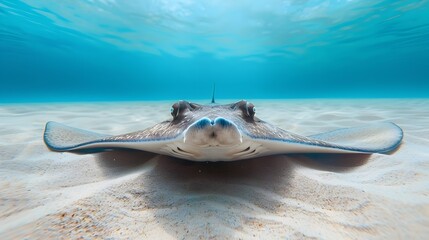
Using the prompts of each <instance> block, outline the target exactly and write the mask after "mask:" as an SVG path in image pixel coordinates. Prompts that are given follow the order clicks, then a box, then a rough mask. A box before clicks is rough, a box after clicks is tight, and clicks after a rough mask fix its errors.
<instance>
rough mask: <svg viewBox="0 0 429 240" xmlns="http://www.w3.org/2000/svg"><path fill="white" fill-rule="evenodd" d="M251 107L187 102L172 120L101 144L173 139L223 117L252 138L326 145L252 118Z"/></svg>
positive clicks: (178, 107)
mask: <svg viewBox="0 0 429 240" xmlns="http://www.w3.org/2000/svg"><path fill="white" fill-rule="evenodd" d="M253 107H254V106H253V104H251V103H249V102H247V101H244V100H242V101H239V102H236V103H231V104H225V105H214V104H213V105H200V104H196V103H190V102H187V101H179V102H178V103H176V104H174V105H173V107H172V114H173V119H171V120H167V121H164V122H161V123H158V124H156V125H155V126H153V127H150V128H147V129H145V130H142V131H138V132H132V133H127V134H123V135H118V136H113V137H108V138H105V139H104V141H152V140H167V139H173V138H175V137H177V136H178V135H180V134H181V133H183V131H184V130H185V129H187V128H188V127H189V126H190V125H191V124H193V123H194V122H196V121H198V120H200V119H201V118H204V117H208V118H210V119H215V118H216V117H222V118H225V119H228V120H229V121H231V122H233V123H235V124H236V125H237V127H238V129H239V130H240V131H241V132H242V133H243V134H246V135H248V136H250V137H252V138H258V139H271V140H273V139H279V140H280V139H281V140H282V141H284V140H291V141H297V142H308V143H310V144H319V145H325V144H326V143H325V142H323V141H317V140H314V139H308V138H306V137H303V136H300V135H297V134H294V133H290V132H287V131H285V130H283V129H281V128H278V127H275V126H273V125H271V124H269V123H267V122H264V121H262V120H260V119H259V118H257V117H255V116H254V112H253V114H252V113H249V108H253ZM174 111H177V112H174ZM175 113H177V114H175ZM331 146H332V145H331Z"/></svg>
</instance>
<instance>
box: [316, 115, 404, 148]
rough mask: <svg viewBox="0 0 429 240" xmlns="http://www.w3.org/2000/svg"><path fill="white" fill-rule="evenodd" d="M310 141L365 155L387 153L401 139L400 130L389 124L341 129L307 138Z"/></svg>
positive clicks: (395, 146) (397, 144) (401, 132)
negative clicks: (317, 141)
mask: <svg viewBox="0 0 429 240" xmlns="http://www.w3.org/2000/svg"><path fill="white" fill-rule="evenodd" d="M308 138H310V139H315V140H319V141H324V142H326V143H328V144H332V145H334V147H335V148H343V149H349V150H354V151H357V152H366V153H387V152H390V151H393V150H395V149H396V148H397V147H398V146H399V145H400V143H401V141H402V138H403V131H402V129H401V128H400V127H399V126H398V125H396V124H394V123H391V122H386V123H378V124H371V125H367V126H361V127H354V128H342V129H338V130H334V131H330V132H326V133H321V134H317V135H312V136H309V137H308Z"/></svg>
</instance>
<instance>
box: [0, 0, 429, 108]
mask: <svg viewBox="0 0 429 240" xmlns="http://www.w3.org/2000/svg"><path fill="white" fill-rule="evenodd" d="M0 81H1V87H0V101H1V102H37V101H91V100H102V101H117V100H159V99H207V100H209V99H210V98H211V92H212V86H213V83H216V95H217V96H216V97H217V98H233V99H241V98H246V99H251V98H390V97H429V1H428V0H420V1H417V0H401V1H399V0H372V1H364V0H266V1H250V0H248V1H244V0H238V1H215V0H202V1H197V0H176V1H167V0H160V1H153V0H129V1H118V0H64V1H39V0H25V1H24V0H1V1H0Z"/></svg>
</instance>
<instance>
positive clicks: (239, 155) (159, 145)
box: [44, 100, 403, 161]
mask: <svg viewBox="0 0 429 240" xmlns="http://www.w3.org/2000/svg"><path fill="white" fill-rule="evenodd" d="M255 110H256V109H255V107H254V105H253V104H251V103H249V102H247V101H244V100H242V101H239V102H236V103H231V104H226V105H215V104H210V105H200V104H196V103H191V102H187V101H179V102H177V103H175V104H174V105H173V106H172V108H171V114H172V119H170V120H167V121H164V122H161V123H158V124H156V125H155V126H153V127H150V128H147V129H145V130H142V131H137V132H132V133H127V134H122V135H116V136H110V135H104V134H98V133H94V132H89V131H84V130H80V129H77V128H72V127H68V126H65V125H62V124H59V123H56V122H48V123H47V124H46V128H45V134H44V140H45V143H46V145H47V146H48V147H49V148H50V149H51V150H54V151H91V150H109V149H116V148H128V149H138V150H143V151H148V152H154V153H158V154H163V155H169V156H174V157H178V158H182V159H187V160H192V161H235V160H241V159H248V158H254V157H260V156H267V155H275V154H287V153H363V154H371V153H387V152H390V151H392V150H394V149H396V148H397V147H398V146H399V144H400V143H401V140H402V137H403V132H402V130H401V128H399V127H398V126H397V125H395V124H394V123H389V122H386V123H377V124H372V125H367V126H361V127H354V128H344V129H338V130H334V131H330V132H326V133H321V134H317V135H312V136H307V137H306V136H301V135H298V134H295V133H291V132H288V131H286V130H283V129H280V128H278V127H276V126H273V125H272V124H269V123H267V122H264V121H262V120H260V119H258V118H257V117H256V116H255Z"/></svg>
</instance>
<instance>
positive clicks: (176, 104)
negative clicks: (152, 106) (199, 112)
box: [170, 103, 180, 117]
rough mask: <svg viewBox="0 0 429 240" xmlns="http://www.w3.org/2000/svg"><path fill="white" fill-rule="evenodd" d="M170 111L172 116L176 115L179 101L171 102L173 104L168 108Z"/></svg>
mask: <svg viewBox="0 0 429 240" xmlns="http://www.w3.org/2000/svg"><path fill="white" fill-rule="evenodd" d="M170 112H171V116H173V117H177V115H179V112H180V111H179V103H175V104H173V106H171V108H170Z"/></svg>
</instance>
